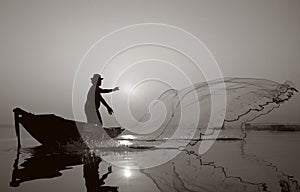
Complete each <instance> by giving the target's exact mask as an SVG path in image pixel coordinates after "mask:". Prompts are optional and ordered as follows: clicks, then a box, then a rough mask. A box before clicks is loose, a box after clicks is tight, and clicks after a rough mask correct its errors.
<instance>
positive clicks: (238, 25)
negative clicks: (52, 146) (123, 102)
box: [0, 0, 300, 125]
mask: <svg viewBox="0 0 300 192" xmlns="http://www.w3.org/2000/svg"><path fill="white" fill-rule="evenodd" d="M299 20H300V1H298V0H288V1H282V0H264V1H261V0H252V1H240V0H227V1H223V0H218V1H217V0H214V1H209V0H207V1H198V0H194V1H192V0H191V1H174V0H164V1H160V0H159V1H158V0H157V1H154V0H153V1H148V0H147V1H146V0H144V1H140V0H139V1H77V0H74V1H73V0H72V1H71V0H69V1H58V0H54V1H37V0H36V1H32V0H26V1H21V0H19V1H17V0H1V1H0V28H1V30H0V62H1V65H0V87H1V94H0V105H1V108H0V114H1V115H0V122H1V124H5V125H7V124H12V108H14V107H16V106H20V107H23V108H24V109H26V110H29V111H32V112H35V113H55V114H58V115H61V116H63V117H65V118H70V119H72V118H73V112H72V86H73V80H74V77H75V72H76V69H77V67H78V65H79V63H80V61H81V59H82V57H83V55H84V54H85V52H86V51H87V50H88V49H89V48H90V46H91V45H92V44H93V43H94V42H95V41H97V40H98V39H99V38H101V37H103V36H104V35H106V34H108V33H110V32H111V31H113V30H116V29H119V28H121V27H124V26H127V25H132V24H137V23H144V22H147V23H149V22H154V23H165V24H169V25H174V26H177V27H180V28H182V29H185V30H186V31H189V32H190V33H192V34H194V35H195V36H196V37H197V38H199V39H200V40H201V41H203V42H204V43H205V44H206V46H207V47H208V48H209V49H210V51H211V52H212V54H213V55H214V57H215V59H216V60H217V62H218V64H219V65H220V68H221V70H222V73H223V75H224V76H225V77H231V76H233V77H253V78H265V79H270V80H274V81H278V82H280V83H284V82H285V81H286V80H290V81H292V82H294V83H295V86H296V88H299V85H300V76H299V71H300V65H299V61H300V54H299V50H300V22H299ZM88 81H89V80H88ZM109 86H110V82H107V81H104V84H103V87H109ZM299 112H300V96H299V95H296V96H295V97H294V98H293V99H292V100H291V101H290V102H288V103H285V104H283V106H282V107H280V109H277V110H275V111H274V112H273V113H271V114H269V115H268V116H265V117H262V118H260V119H258V120H257V121H262V122H275V123H300V120H299ZM104 118H105V117H104Z"/></svg>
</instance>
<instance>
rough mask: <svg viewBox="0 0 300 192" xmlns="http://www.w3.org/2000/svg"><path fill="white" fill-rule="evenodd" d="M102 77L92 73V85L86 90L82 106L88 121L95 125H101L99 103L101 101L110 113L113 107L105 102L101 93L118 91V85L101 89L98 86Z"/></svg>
mask: <svg viewBox="0 0 300 192" xmlns="http://www.w3.org/2000/svg"><path fill="white" fill-rule="evenodd" d="M102 80H103V78H102V77H101V75H99V74H94V76H93V77H92V78H91V82H92V86H91V88H90V90H89V92H88V95H87V100H86V103H85V106H84V111H85V115H86V118H87V122H88V123H93V124H97V125H101V126H102V125H103V122H102V118H101V115H100V112H99V108H100V103H102V104H103V105H104V106H105V107H106V109H107V112H108V113H109V114H110V115H112V114H113V112H114V111H113V109H112V108H111V107H110V106H109V105H108V104H107V103H106V101H105V100H104V98H103V97H102V95H101V93H110V92H113V91H118V90H119V87H115V88H113V89H102V88H100V86H101V84H102Z"/></svg>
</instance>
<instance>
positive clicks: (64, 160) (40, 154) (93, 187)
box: [10, 147, 118, 192]
mask: <svg viewBox="0 0 300 192" xmlns="http://www.w3.org/2000/svg"><path fill="white" fill-rule="evenodd" d="M26 150H27V152H29V153H30V154H31V156H32V157H30V158H28V159H25V161H24V162H23V163H21V164H20V165H19V159H20V150H18V151H17V157H16V159H15V161H14V164H13V172H12V179H11V182H10V186H11V187H18V186H20V184H21V183H23V182H27V181H32V180H36V179H44V178H48V179H50V178H55V177H60V176H62V173H61V171H62V170H66V169H72V166H75V165H81V164H83V177H84V180H85V185H86V189H87V191H88V192H92V191H103V192H105V191H118V187H117V186H105V179H106V178H107V177H108V176H109V174H111V173H112V167H111V166H110V167H108V170H107V173H105V174H103V175H102V176H101V177H100V175H99V165H100V163H101V161H102V159H101V158H100V157H98V156H95V155H94V154H92V153H90V152H89V151H82V152H81V153H68V152H63V151H53V150H49V149H45V148H43V147H36V148H30V149H25V151H26Z"/></svg>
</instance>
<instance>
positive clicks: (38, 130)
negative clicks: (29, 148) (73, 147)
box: [13, 108, 124, 147]
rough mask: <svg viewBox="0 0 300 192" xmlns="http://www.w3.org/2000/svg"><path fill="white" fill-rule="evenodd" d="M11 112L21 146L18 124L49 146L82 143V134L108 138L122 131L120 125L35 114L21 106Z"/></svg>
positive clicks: (19, 145)
mask: <svg viewBox="0 0 300 192" xmlns="http://www.w3.org/2000/svg"><path fill="white" fill-rule="evenodd" d="M13 112H14V117H15V129H16V135H17V138H18V147H21V142H20V126H19V124H21V125H22V126H23V127H24V128H25V129H26V130H27V132H28V133H29V134H30V135H31V136H32V137H33V138H34V139H36V140H37V141H38V142H39V143H41V144H42V145H44V146H49V147H57V146H60V145H66V144H68V143H71V142H74V141H76V142H79V143H84V142H85V140H86V138H84V136H86V137H90V136H92V137H93V138H97V139H104V138H106V139H110V138H114V137H116V136H118V135H120V134H121V133H122V132H123V131H124V129H122V128H121V127H111V128H103V127H102V126H98V125H96V124H89V123H85V122H78V121H73V120H67V119H64V118H62V117H59V116H56V115H54V114H40V115H35V114H33V113H28V112H26V111H24V110H23V109H21V108H15V109H14V110H13Z"/></svg>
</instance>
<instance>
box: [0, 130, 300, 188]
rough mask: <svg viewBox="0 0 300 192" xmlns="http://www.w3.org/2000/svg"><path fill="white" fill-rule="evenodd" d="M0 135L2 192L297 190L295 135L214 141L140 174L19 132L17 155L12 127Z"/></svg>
mask: <svg viewBox="0 0 300 192" xmlns="http://www.w3.org/2000/svg"><path fill="white" fill-rule="evenodd" d="M0 132H1V134H0V143H1V145H0V155H1V158H0V168H1V174H0V176H1V180H0V182H1V185H0V191H1V192H6V191H30V192H35V191H39V192H40V191H45V192H47V191H49V192H50V191H51V192H52V191H57V192H59V191H74V192H76V191H120V192H125V191H126V192H134V191H136V192H140V191H143V192H155V191H157V192H169V191H171V192H172V191H174V192H175V191H176V192H181V191H193V192H195V191H228V192H229V191H230V192H232V191H239V192H240V191H300V188H299V185H298V181H299V180H300V164H299V162H300V155H299V146H300V132H275V131H272V132H271V131H248V132H247V138H246V139H245V140H238V141H216V142H215V144H214V145H213V147H212V148H211V149H210V150H209V151H208V152H207V153H205V154H204V155H202V156H199V155H197V154H195V153H189V151H182V152H181V153H180V154H179V155H178V156H176V157H175V158H174V159H172V160H171V161H169V162H167V163H164V164H163V165H160V166H157V167H153V168H149V169H143V170H134V169H127V168H121V167H117V166H114V165H112V167H110V166H111V165H110V164H109V163H107V162H105V161H104V160H101V158H100V157H97V156H93V155H88V156H85V157H82V156H78V155H72V154H62V153H57V152H53V151H52V152H51V151H45V149H42V148H40V147H37V146H39V144H38V143H37V142H36V141H34V140H33V139H32V138H31V137H30V136H29V135H28V134H27V133H25V132H24V131H22V132H21V134H22V148H21V150H20V152H19V153H18V151H17V149H16V144H17V143H16V139H15V133H14V128H13V127H11V128H10V127H7V128H1V129H0ZM170 150H171V149H170ZM135 153H139V152H138V151H137V152H135ZM116 155H118V153H116ZM124 161H126V162H128V161H130V159H124Z"/></svg>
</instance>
